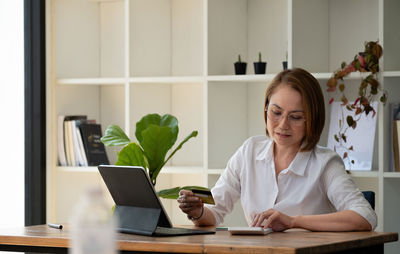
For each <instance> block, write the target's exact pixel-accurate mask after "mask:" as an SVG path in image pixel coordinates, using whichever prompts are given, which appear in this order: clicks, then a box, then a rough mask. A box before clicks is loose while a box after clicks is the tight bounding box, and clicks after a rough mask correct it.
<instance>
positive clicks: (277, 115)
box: [265, 107, 306, 126]
mask: <svg viewBox="0 0 400 254" xmlns="http://www.w3.org/2000/svg"><path fill="white" fill-rule="evenodd" d="M265 114H266V115H267V117H268V119H269V120H271V121H272V122H275V123H279V122H280V121H281V120H282V119H283V113H282V110H280V109H278V108H275V107H271V108H269V107H266V108H265ZM286 117H287V120H288V123H289V124H290V125H292V126H301V125H302V124H303V123H304V122H305V121H306V119H305V117H304V114H303V113H289V114H288V115H287V116H286Z"/></svg>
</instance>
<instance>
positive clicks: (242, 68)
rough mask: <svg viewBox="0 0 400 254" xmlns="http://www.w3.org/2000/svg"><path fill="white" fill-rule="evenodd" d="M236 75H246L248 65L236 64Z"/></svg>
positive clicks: (243, 63)
mask: <svg viewBox="0 0 400 254" xmlns="http://www.w3.org/2000/svg"><path fill="white" fill-rule="evenodd" d="M234 65H235V74H236V75H245V74H246V67H247V63H245V62H236V63H235V64H234Z"/></svg>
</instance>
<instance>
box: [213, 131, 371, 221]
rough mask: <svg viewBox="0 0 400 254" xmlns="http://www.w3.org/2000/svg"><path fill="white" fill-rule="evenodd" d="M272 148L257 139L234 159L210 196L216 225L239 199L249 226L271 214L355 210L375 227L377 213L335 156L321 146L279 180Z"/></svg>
mask: <svg viewBox="0 0 400 254" xmlns="http://www.w3.org/2000/svg"><path fill="white" fill-rule="evenodd" d="M273 147H274V146H273V141H272V140H271V139H268V138H267V137H266V136H255V137H252V138H249V139H248V140H246V141H245V142H244V144H243V145H242V146H241V147H240V148H239V149H238V150H237V151H236V153H235V154H234V155H233V156H232V157H231V159H230V160H229V162H228V164H227V167H226V169H225V171H224V172H223V174H222V175H221V177H220V178H219V179H218V181H217V183H216V184H215V186H214V187H213V188H212V190H211V191H212V194H213V196H214V200H215V203H216V204H215V206H211V205H207V207H208V208H209V209H210V210H211V211H212V213H213V214H214V216H215V219H216V223H217V225H218V224H220V223H222V222H223V218H224V216H225V215H226V214H228V213H230V212H231V211H232V209H233V206H234V204H235V202H236V201H237V200H238V199H239V198H240V200H241V203H242V207H243V211H244V214H245V216H246V220H247V223H248V224H249V225H250V224H251V222H252V220H253V218H254V216H255V215H256V214H258V213H261V212H264V211H266V210H268V209H270V208H273V209H275V210H278V211H281V212H283V213H286V214H288V215H290V216H295V215H313V214H325V213H331V212H335V211H344V210H352V211H355V212H356V213H358V214H360V215H361V216H363V217H364V218H365V219H366V220H367V221H368V222H369V223H370V224H371V226H372V228H373V229H374V228H375V227H376V225H377V216H376V214H375V211H374V210H373V209H372V208H371V206H370V204H369V203H368V201H367V200H365V198H364V196H363V195H362V193H361V192H360V190H359V189H357V187H356V186H355V184H354V182H353V180H352V179H351V177H350V176H349V175H348V174H347V173H346V171H345V167H344V163H343V161H342V159H341V158H340V157H339V155H338V154H337V153H335V152H333V151H332V150H330V149H328V148H323V147H319V146H317V147H316V148H314V149H313V150H312V151H307V152H299V153H297V155H296V157H295V158H294V160H293V161H292V163H291V164H290V165H289V167H288V168H287V169H284V170H283V171H281V172H280V173H279V175H278V177H276V175H275V163H274V153H273Z"/></svg>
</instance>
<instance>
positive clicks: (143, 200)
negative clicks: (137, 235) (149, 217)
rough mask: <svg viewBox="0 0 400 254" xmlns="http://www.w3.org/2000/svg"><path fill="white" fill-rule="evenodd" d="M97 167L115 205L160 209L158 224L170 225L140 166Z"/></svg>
mask: <svg viewBox="0 0 400 254" xmlns="http://www.w3.org/2000/svg"><path fill="white" fill-rule="evenodd" d="M98 169H99V172H100V174H101V176H102V178H103V180H104V182H105V184H106V186H107V188H108V190H109V192H110V194H111V196H112V198H113V200H114V202H115V204H116V205H117V206H131V207H142V208H156V209H160V210H161V215H160V219H159V221H158V226H162V227H172V224H171V221H170V220H169V218H168V215H167V214H166V212H165V209H164V207H163V205H162V203H161V201H160V199H159V198H158V196H157V193H156V191H155V190H154V188H153V185H152V184H151V182H150V179H149V177H148V176H147V173H146V171H145V170H144V169H143V168H142V167H135V166H114V165H100V166H99V167H98Z"/></svg>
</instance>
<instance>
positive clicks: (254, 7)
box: [47, 0, 400, 250]
mask: <svg viewBox="0 0 400 254" xmlns="http://www.w3.org/2000/svg"><path fill="white" fill-rule="evenodd" d="M47 7H48V8H47V52H48V61H47V62H48V80H47V88H48V89H47V105H48V107H47V108H48V112H47V127H48V136H47V138H48V151H47V155H48V156H47V158H48V159H47V160H48V162H47V172H48V182H47V189H48V219H49V220H51V221H60V222H63V221H66V220H67V218H68V215H69V214H70V212H71V210H72V207H73V204H74V202H76V198H77V197H78V196H79V194H80V192H81V191H82V189H83V188H84V186H86V185H88V184H89V183H96V184H101V179H99V176H98V173H97V171H96V168H92V167H89V168H76V167H75V168H68V167H58V166H57V151H56V147H57V143H56V140H57V139H56V137H57V133H56V132H57V126H56V124H57V116H58V115H60V114H65V115H68V114H69V115H72V114H85V115H88V117H89V118H91V119H96V120H97V121H98V122H100V123H101V124H102V127H103V131H104V129H105V128H106V127H107V126H108V125H109V124H118V125H120V126H121V127H122V128H124V129H125V131H126V132H127V133H128V134H129V136H130V137H131V138H132V139H134V131H135V123H136V122H137V121H138V120H139V119H140V118H141V117H142V116H144V115H145V114H148V113H153V112H157V113H159V114H165V113H171V114H173V115H175V116H177V118H178V120H179V127H180V133H179V137H178V142H179V141H180V140H181V139H183V138H184V137H185V136H186V135H188V134H189V133H190V132H191V131H192V130H198V131H199V136H198V137H197V138H195V139H192V140H190V141H189V142H188V143H187V144H185V146H184V147H183V149H182V150H180V151H179V152H178V153H177V154H176V155H175V156H174V158H173V160H172V162H171V163H170V165H168V167H167V168H166V169H163V171H162V174H161V175H160V177H159V179H158V183H157V188H160V189H161V188H169V187H173V186H179V185H189V184H190V185H192V184H196V185H205V186H206V185H208V186H210V187H211V186H212V185H213V184H214V183H215V181H216V180H217V178H218V176H219V175H220V174H221V173H222V172H223V168H224V167H225V165H226V162H227V160H228V159H229V157H230V156H231V155H232V154H233V153H234V151H235V150H236V149H237V148H238V147H239V146H240V145H241V144H242V142H243V141H244V140H245V139H246V138H248V137H249V136H252V135H258V134H264V122H263V102H264V92H265V88H266V87H267V85H268V82H269V81H270V80H271V79H272V78H273V77H274V76H275V74H276V73H278V72H279V71H281V69H282V61H284V60H285V58H286V54H287V55H288V64H289V67H293V66H296V67H302V68H305V69H307V70H309V71H310V72H312V73H313V74H314V76H315V77H316V78H317V79H318V80H319V81H320V83H321V87H322V89H323V90H324V91H325V90H326V89H325V83H326V80H327V79H329V78H330V77H331V75H332V72H333V71H334V70H336V69H337V68H338V67H339V66H340V64H341V62H342V61H344V60H345V61H347V62H350V61H351V60H352V56H353V55H355V53H356V52H358V51H360V50H363V43H364V42H365V41H369V40H378V39H379V41H380V43H381V44H382V45H383V47H384V57H383V60H382V62H381V64H382V66H383V68H382V70H383V74H382V75H381V82H382V84H383V86H384V88H385V89H386V90H387V91H388V92H389V103H390V102H399V101H400V98H399V96H398V94H400V85H399V83H400V61H399V59H400V50H399V45H400V39H399V38H400V32H399V30H398V29H397V28H398V27H397V26H398V24H399V23H400V18H399V17H398V15H397V13H398V12H399V11H400V2H399V1H396V0H286V1H282V0H115V1H112V0H111V1H110V0H69V1H63V0H47ZM258 52H261V53H262V56H263V59H264V60H266V61H267V74H265V75H254V71H253V66H252V62H253V61H257V59H258ZM239 54H240V55H241V57H242V60H243V61H246V62H247V63H248V66H247V73H248V75H240V76H236V75H234V69H233V63H234V62H235V61H236V60H237V56H238V55H239ZM363 75H365V74H363ZM360 77H362V75H360V74H352V75H351V76H350V77H349V78H348V79H347V81H346V82H348V85H347V87H349V86H351V85H352V84H353V83H354V85H355V86H356V85H358V81H359V80H360ZM325 99H326V112H327V116H328V117H327V119H328V120H327V123H326V124H325V130H324V132H323V135H322V137H321V140H320V144H321V145H326V143H327V133H328V130H327V129H328V126H329V122H328V121H329V104H328V96H326V98H325ZM378 117H379V118H378V121H377V122H378V128H377V135H376V142H375V152H374V160H373V168H374V170H373V171H371V172H353V173H352V176H353V178H354V180H355V182H356V183H357V184H358V186H359V187H360V188H361V189H368V190H373V191H375V193H376V203H377V204H376V205H377V206H376V211H377V213H378V216H379V225H378V230H385V231H400V222H398V220H396V217H394V214H399V213H400V204H399V203H400V202H399V201H398V196H399V194H400V193H399V192H400V179H398V178H400V173H397V172H391V171H392V169H391V168H389V167H390V165H389V163H388V161H389V160H390V151H391V150H390V147H389V144H390V142H389V141H390V133H388V131H387V129H388V126H389V122H390V121H389V109H388V107H383V106H380V109H379V116H378ZM116 151H118V149H108V155H109V158H110V160H111V162H112V163H113V162H115V160H116V155H115V152H116ZM165 205H166V207H167V209H169V211H170V214H171V215H172V220H173V222H174V223H177V224H185V223H188V222H187V220H186V218H185V216H184V215H183V214H180V213H179V211H178V209H177V205H176V203H175V202H173V201H172V202H168V201H166V202H165ZM238 211H239V212H238ZM226 224H236V225H239V224H243V217H242V215H240V209H237V210H236V211H235V212H234V214H233V215H231V217H229V218H227V220H226ZM388 246H389V247H388V248H387V249H388V250H392V249H393V250H394V249H395V248H397V247H399V246H398V244H392V245H388ZM393 246H394V247H393Z"/></svg>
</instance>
